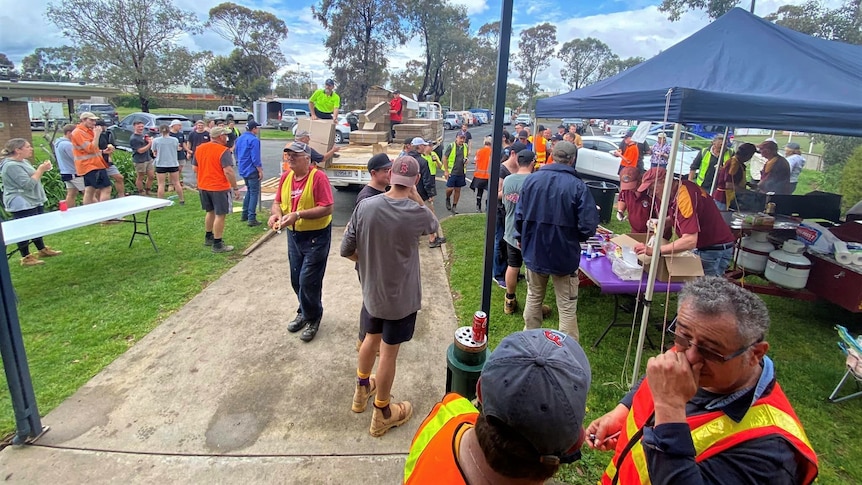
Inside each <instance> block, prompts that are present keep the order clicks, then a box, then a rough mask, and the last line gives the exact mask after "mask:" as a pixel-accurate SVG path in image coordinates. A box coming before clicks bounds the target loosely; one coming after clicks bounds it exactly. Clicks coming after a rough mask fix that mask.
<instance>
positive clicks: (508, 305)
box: [503, 296, 518, 315]
mask: <svg viewBox="0 0 862 485" xmlns="http://www.w3.org/2000/svg"><path fill="white" fill-rule="evenodd" d="M503 298H504V299H505V300H506V301H505V302H504V303H503V313H505V314H506V315H511V314H513V313H515V312H516V311H518V298H517V297H516V298H506V297H505V296H504V297H503Z"/></svg>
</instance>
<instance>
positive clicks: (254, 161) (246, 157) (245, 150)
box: [234, 131, 262, 178]
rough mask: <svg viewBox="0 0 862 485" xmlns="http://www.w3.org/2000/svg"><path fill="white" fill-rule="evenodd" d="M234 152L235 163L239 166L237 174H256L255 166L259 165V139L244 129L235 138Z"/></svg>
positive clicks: (244, 176)
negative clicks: (243, 131)
mask: <svg viewBox="0 0 862 485" xmlns="http://www.w3.org/2000/svg"><path fill="white" fill-rule="evenodd" d="M234 151H235V152H236V164H237V167H238V168H239V176H240V177H243V178H247V177H249V176H251V175H253V174H257V168H258V167H261V166H262V165H261V158H260V140H258V139H257V137H256V136H254V133H252V132H250V131H246V132H245V133H243V134H242V135H240V136H239V138H237V140H236V146H235V147H234Z"/></svg>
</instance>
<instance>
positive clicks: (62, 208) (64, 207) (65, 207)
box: [57, 200, 69, 212]
mask: <svg viewBox="0 0 862 485" xmlns="http://www.w3.org/2000/svg"><path fill="white" fill-rule="evenodd" d="M57 205H58V206H59V207H60V211H62V212H66V211H67V210H69V204H67V203H66V201H65V200H61V201H59V202H57Z"/></svg>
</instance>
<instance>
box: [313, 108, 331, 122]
mask: <svg viewBox="0 0 862 485" xmlns="http://www.w3.org/2000/svg"><path fill="white" fill-rule="evenodd" d="M314 116H317V117H318V118H320V119H321V120H331V119H332V113H324V112H323V111H319V110H318V109H317V108H314Z"/></svg>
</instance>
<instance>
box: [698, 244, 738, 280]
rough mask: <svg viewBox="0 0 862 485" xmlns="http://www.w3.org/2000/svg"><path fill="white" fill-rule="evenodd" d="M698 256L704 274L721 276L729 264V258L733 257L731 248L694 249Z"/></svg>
mask: <svg viewBox="0 0 862 485" xmlns="http://www.w3.org/2000/svg"><path fill="white" fill-rule="evenodd" d="M695 252H696V253H697V255H698V256H700V263H701V264H702V265H703V274H704V275H705V276H723V275H724V272H725V271H727V267H728V266H730V260H731V259H733V248H732V247H730V248H727V249H719V250H711V251H695Z"/></svg>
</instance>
